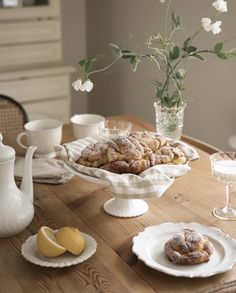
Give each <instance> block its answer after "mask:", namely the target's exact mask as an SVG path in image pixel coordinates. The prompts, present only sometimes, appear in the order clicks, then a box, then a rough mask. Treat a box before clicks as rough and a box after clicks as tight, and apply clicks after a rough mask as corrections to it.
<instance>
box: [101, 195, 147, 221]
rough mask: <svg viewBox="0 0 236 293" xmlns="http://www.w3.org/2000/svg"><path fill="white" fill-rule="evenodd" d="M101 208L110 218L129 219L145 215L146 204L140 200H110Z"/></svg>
mask: <svg viewBox="0 0 236 293" xmlns="http://www.w3.org/2000/svg"><path fill="white" fill-rule="evenodd" d="M103 208H104V210H105V212H107V213H108V214H110V215H112V216H116V217H124V218H131V217H137V216H141V215H143V214H145V213H146V212H147V211H148V204H147V203H146V202H145V201H144V200H142V199H122V198H112V199H109V200H108V201H106V202H105V203H104V205H103Z"/></svg>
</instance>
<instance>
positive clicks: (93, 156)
mask: <svg viewBox="0 0 236 293" xmlns="http://www.w3.org/2000/svg"><path fill="white" fill-rule="evenodd" d="M107 150H108V144H107V143H106V142H97V143H95V144H90V145H88V146H87V147H85V148H84V149H83V150H82V152H81V156H80V157H79V159H78V161H77V163H78V164H80V165H83V166H87V167H95V168H98V167H100V166H101V165H104V164H106V163H107Z"/></svg>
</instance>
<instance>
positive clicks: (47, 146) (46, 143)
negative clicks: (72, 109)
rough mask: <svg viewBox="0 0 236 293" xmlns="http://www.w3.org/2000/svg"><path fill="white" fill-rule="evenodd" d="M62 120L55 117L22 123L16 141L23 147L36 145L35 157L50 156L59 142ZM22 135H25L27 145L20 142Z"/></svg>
mask: <svg viewBox="0 0 236 293" xmlns="http://www.w3.org/2000/svg"><path fill="white" fill-rule="evenodd" d="M62 125H63V124H62V122H60V121H58V120H55V119H42V120H34V121H30V122H28V123H26V124H25V125H24V129H25V131H24V132H21V133H19V134H18V136H17V139H16V140H17V143H18V144H19V145H20V146H21V147H22V148H24V149H27V148H28V147H29V146H31V145H34V146H37V147H38V148H37V150H36V151H35V155H34V156H35V157H36V158H44V157H45V158H52V157H54V156H55V155H56V154H55V147H56V146H58V145H60V144H61V139H62ZM22 136H27V142H28V146H26V145H24V144H23V143H22V142H21V138H22Z"/></svg>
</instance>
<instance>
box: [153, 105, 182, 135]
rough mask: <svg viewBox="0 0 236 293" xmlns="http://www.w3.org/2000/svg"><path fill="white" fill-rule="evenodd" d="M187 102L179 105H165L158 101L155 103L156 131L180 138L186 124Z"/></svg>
mask: <svg viewBox="0 0 236 293" xmlns="http://www.w3.org/2000/svg"><path fill="white" fill-rule="evenodd" d="M185 107H186V103H182V104H181V105H179V106H178V107H172V108H168V107H163V106H162V105H160V104H159V103H158V102H155V103H154V108H155V117H156V131H157V133H159V134H160V135H163V136H165V137H168V138H172V139H177V140H178V139H180V138H181V135H182V131H183V125H184V110H185Z"/></svg>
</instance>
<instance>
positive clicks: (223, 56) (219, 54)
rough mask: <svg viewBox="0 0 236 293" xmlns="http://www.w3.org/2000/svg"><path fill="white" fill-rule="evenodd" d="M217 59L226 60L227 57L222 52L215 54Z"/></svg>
mask: <svg viewBox="0 0 236 293" xmlns="http://www.w3.org/2000/svg"><path fill="white" fill-rule="evenodd" d="M217 57H219V58H220V59H223V60H227V59H228V57H227V55H226V54H225V53H223V52H219V53H217Z"/></svg>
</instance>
